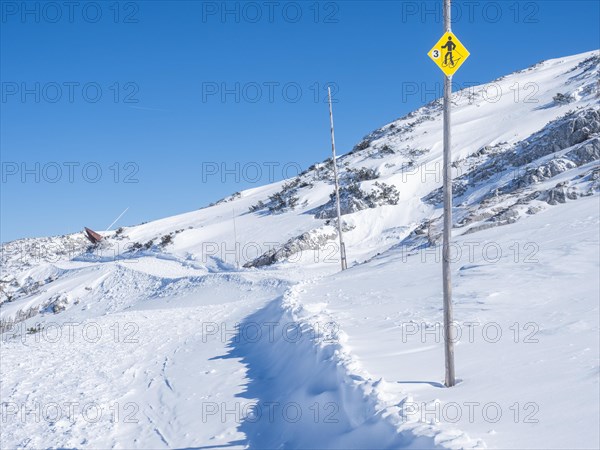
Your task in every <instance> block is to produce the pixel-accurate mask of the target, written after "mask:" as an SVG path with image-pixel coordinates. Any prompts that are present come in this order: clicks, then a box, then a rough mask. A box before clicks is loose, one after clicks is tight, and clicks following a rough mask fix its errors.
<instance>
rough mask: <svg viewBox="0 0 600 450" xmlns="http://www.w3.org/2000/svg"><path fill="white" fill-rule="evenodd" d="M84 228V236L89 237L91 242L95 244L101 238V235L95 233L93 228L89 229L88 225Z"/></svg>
mask: <svg viewBox="0 0 600 450" xmlns="http://www.w3.org/2000/svg"><path fill="white" fill-rule="evenodd" d="M84 228H85V237H86V238H88V239H89V241H90V242H91V243H92V244H97V243H98V242H100V241H101V240H102V236H100V235H99V234H98V233H96V232H95V231H94V230H90V229H89V228H88V227H84Z"/></svg>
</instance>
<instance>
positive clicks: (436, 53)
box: [431, 49, 440, 59]
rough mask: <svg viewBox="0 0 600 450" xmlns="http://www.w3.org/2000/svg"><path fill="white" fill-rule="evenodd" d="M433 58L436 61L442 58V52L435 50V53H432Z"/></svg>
mask: <svg viewBox="0 0 600 450" xmlns="http://www.w3.org/2000/svg"><path fill="white" fill-rule="evenodd" d="M431 56H433V57H434V58H435V59H438V58H439V57H440V51H439V50H437V49H436V50H434V51H433V52H431Z"/></svg>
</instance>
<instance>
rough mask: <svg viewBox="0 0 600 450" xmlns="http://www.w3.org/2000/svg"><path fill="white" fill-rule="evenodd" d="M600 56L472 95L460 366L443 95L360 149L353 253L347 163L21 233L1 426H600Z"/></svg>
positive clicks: (432, 441)
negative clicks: (447, 324) (77, 226)
mask: <svg viewBox="0 0 600 450" xmlns="http://www.w3.org/2000/svg"><path fill="white" fill-rule="evenodd" d="M599 64H600V56H599V55H598V51H595V52H589V53H586V54H581V55H575V56H571V57H566V58H561V59H557V60H551V61H546V62H544V63H540V64H538V65H536V66H534V67H532V68H529V69H526V70H524V71H521V72H518V73H515V74H511V75H508V76H506V77H503V78H502V79H500V80H496V81H494V82H493V83H490V84H488V85H483V86H479V87H476V88H471V89H469V90H468V91H462V92H459V93H457V94H456V95H455V98H454V104H455V105H454V113H453V133H454V135H453V146H454V147H453V155H454V156H453V158H454V166H455V167H454V169H455V172H454V176H455V183H454V185H455V211H454V217H455V229H454V243H453V247H452V249H453V288H454V302H455V308H454V309H455V320H456V328H457V330H458V332H459V335H460V339H459V341H458V343H457V344H456V350H455V352H456V367H457V377H458V378H459V379H460V382H459V384H458V385H457V386H456V387H454V388H451V389H447V388H444V387H443V385H442V380H443V374H444V364H443V338H442V329H441V314H442V309H441V306H442V300H441V280H440V278H441V267H440V257H441V255H440V246H439V244H440V216H441V205H440V203H439V188H440V185H441V171H440V167H441V166H440V161H441V150H442V144H441V105H440V103H439V102H438V101H436V102H432V103H431V104H428V105H426V106H424V107H423V108H421V109H419V110H417V111H415V112H413V113H411V114H409V115H408V116H406V117H403V118H401V119H398V120H396V121H395V122H393V123H391V124H388V125H386V126H384V127H382V128H381V129H379V130H376V131H374V132H373V133H371V134H369V135H368V136H366V137H365V139H364V141H362V142H361V143H360V144H359V145H357V147H356V148H355V149H354V150H353V151H352V152H350V153H348V154H346V155H344V156H342V157H340V158H339V161H338V163H339V165H340V167H341V176H342V194H343V212H344V216H343V222H344V229H345V234H344V237H345V239H346V245H347V251H348V257H349V262H350V266H351V267H350V269H349V270H348V271H345V272H339V252H338V248H337V238H338V237H337V233H336V228H335V226H333V225H334V223H333V222H331V221H330V220H329V218H330V217H331V211H332V204H331V200H330V194H331V192H332V183H331V176H330V171H331V164H330V163H329V162H327V161H325V162H323V163H320V164H317V165H316V166H315V167H313V168H311V169H310V170H308V171H307V172H306V173H304V174H302V175H301V176H299V177H297V178H296V179H292V180H286V181H284V182H279V183H275V184H272V185H268V186H264V187H260V188H256V189H252V190H248V191H244V192H241V193H236V194H234V195H232V196H231V197H229V198H227V199H224V200H223V201H221V202H218V203H217V204H216V205H213V206H210V207H207V208H204V209H202V210H199V211H193V212H190V213H187V214H183V215H180V216H175V217H170V218H165V219H162V220H158V221H155V222H150V223H146V224H143V225H138V226H133V227H126V228H124V229H122V230H119V231H118V232H115V231H111V232H106V233H104V235H105V239H104V241H103V242H102V244H101V245H100V246H99V247H98V248H95V249H90V248H88V245H87V243H86V241H85V239H84V238H83V236H82V235H81V234H76V235H69V236H58V237H52V238H39V239H27V240H22V241H14V242H10V243H5V244H3V246H2V261H1V262H2V276H1V277H0V282H1V288H2V291H1V292H0V319H1V320H2V323H1V325H2V330H3V333H2V344H1V345H2V348H1V362H0V371H1V377H2V383H1V385H0V400H1V418H0V420H1V425H2V427H1V433H0V440H1V441H0V444H1V446H2V448H46V447H61V448H64V447H67V448H80V447H83V448H86V447H87V448H248V447H249V448H303V449H306V448H340V449H341V448H436V447H439V448H472V447H489V448H599V447H600V436H599V432H598V426H597V424H598V421H599V419H600V413H599V411H600V407H599V404H600V401H599V400H600V392H599V373H600V372H599V361H598V360H599V351H600V350H599V344H598V342H599V337H600V335H599V333H600V331H599V314H600V313H599V311H598V303H599V298H600V281H599V276H598V273H599V272H600V271H599V269H600V268H599V265H600V264H599V252H598V249H599V248H600V245H599V231H598V230H599V225H600V224H599V221H600V201H599V199H600V197H599V196H598V192H599V187H600V181H599V180H600V167H599V165H598V161H599V160H600V112H599V110H600V108H599V106H598V95H599V91H598V83H597V80H598V78H597V77H598V68H599ZM498 92H501V94H500V95H499V94H498ZM558 94H561V95H558Z"/></svg>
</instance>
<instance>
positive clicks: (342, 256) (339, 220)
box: [327, 86, 348, 270]
mask: <svg viewBox="0 0 600 450" xmlns="http://www.w3.org/2000/svg"><path fill="white" fill-rule="evenodd" d="M327 95H328V98H329V123H330V124H331V155H332V158H333V160H332V164H333V178H334V181H335V205H336V209H337V229H338V235H339V236H340V262H341V264H342V270H346V269H347V268H348V263H347V261H346V247H345V246H344V237H343V236H342V212H341V208H340V184H339V181H338V171H337V161H336V156H335V133H334V131H333V107H332V106H331V88H330V87H329V86H328V87H327Z"/></svg>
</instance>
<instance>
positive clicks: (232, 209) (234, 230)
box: [231, 206, 240, 269]
mask: <svg viewBox="0 0 600 450" xmlns="http://www.w3.org/2000/svg"><path fill="white" fill-rule="evenodd" d="M231 217H232V219H233V248H234V250H235V268H236V269H239V268H240V261H239V258H238V240H237V228H236V226H235V206H232V207H231Z"/></svg>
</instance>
